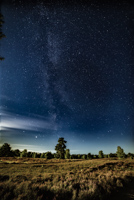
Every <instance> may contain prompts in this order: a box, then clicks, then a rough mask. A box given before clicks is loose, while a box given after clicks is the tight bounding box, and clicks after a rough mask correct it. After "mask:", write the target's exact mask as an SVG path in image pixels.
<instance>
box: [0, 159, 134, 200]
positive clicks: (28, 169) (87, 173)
mask: <svg viewBox="0 0 134 200" xmlns="http://www.w3.org/2000/svg"><path fill="white" fill-rule="evenodd" d="M128 186H134V160H132V159H123V160H117V159H115V160H114V159H108V158H104V159H93V160H82V159H81V160H72V159H71V160H68V159H64V160H61V159H50V160H49V159H48V160H47V159H44V158H4V157H1V158H0V200H103V199H104V200H105V199H110V198H111V196H112V194H114V193H115V192H117V193H119V192H120V194H121V193H124V192H125V188H126V187H127V190H128V189H129V188H128ZM131 192H132V193H131ZM131 192H130V191H129V193H131V194H129V195H127V196H126V197H125V196H124V195H122V196H123V198H124V199H125V198H126V199H128V200H129V199H134V191H133V189H132V188H131ZM115 194H116V193H115ZM124 194H125V193H124ZM117 196H119V194H118V195H117ZM118 198H119V197H118ZM114 199H115V198H114ZM122 200H123V199H122Z"/></svg>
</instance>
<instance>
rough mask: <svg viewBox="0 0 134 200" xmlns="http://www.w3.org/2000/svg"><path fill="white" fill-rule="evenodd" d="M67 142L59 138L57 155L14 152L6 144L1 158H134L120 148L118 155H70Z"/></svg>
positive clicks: (101, 153)
mask: <svg viewBox="0 0 134 200" xmlns="http://www.w3.org/2000/svg"><path fill="white" fill-rule="evenodd" d="M66 143H67V141H65V140H64V138H59V140H58V144H57V145H56V146H55V151H56V153H51V152H50V151H48V152H45V153H37V152H29V151H27V149H24V150H23V151H20V150H19V149H15V150H12V148H11V146H10V144H8V143H4V144H3V145H2V146H1V147H0V157H22V158H23V157H27V158H46V159H52V158H58V159H99V158H113V159H115V158H116V159H117V158H118V159H123V158H131V159H133V158H134V154H132V153H128V154H125V153H124V150H123V149H122V148H121V147H120V146H118V147H117V151H116V153H110V154H104V153H103V151H102V150H101V151H99V152H98V155H93V154H91V153H88V154H70V149H66V145H65V144H66Z"/></svg>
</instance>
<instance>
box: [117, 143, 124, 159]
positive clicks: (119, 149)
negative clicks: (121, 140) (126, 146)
mask: <svg viewBox="0 0 134 200" xmlns="http://www.w3.org/2000/svg"><path fill="white" fill-rule="evenodd" d="M116 154H117V157H118V158H125V153H124V150H123V149H122V148H121V147H120V146H118V147H117V151H116Z"/></svg>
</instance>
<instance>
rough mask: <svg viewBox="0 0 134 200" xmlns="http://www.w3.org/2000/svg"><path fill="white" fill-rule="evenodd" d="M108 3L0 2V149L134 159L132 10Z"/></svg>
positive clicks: (122, 4) (125, 3)
mask: <svg viewBox="0 0 134 200" xmlns="http://www.w3.org/2000/svg"><path fill="white" fill-rule="evenodd" d="M54 2H55V3H54ZM112 2H113V3H110V1H104V2H103V1H102V2H101V4H100V3H98V2H97V1H89V3H87V2H86V1H80V3H76V1H74V2H73V3H69V2H68V3H65V1H64V3H62V1H44V2H43V1H42V0H36V1H34V3H33V2H31V3H30V1H24V0H4V1H3V3H2V4H1V12H2V14H3V15H4V21H5V23H4V25H3V32H4V34H5V35H6V38H4V39H2V40H1V41H0V44H1V48H0V55H2V56H4V57H5V60H4V61H1V63H0V76H1V80H0V82H1V83H0V103H1V105H0V106H1V109H0V110H1V111H0V112H1V130H0V144H1V145H2V144H3V143H4V142H8V143H10V145H11V146H12V147H13V148H14V149H16V148H19V149H20V150H23V149H25V148H26V149H28V151H36V152H46V151H51V152H55V151H54V148H55V145H56V144H57V141H58V138H59V137H64V138H65V140H67V148H69V149H70V152H71V153H72V154H78V153H89V152H90V153H93V154H97V153H98V151H99V150H103V152H104V153H110V152H113V153H114V152H116V149H117V146H121V147H122V148H123V149H124V151H125V152H126V153H128V152H132V153H134V125H133V122H134V98H133V97H134V79H133V75H134V69H133V65H134V57H133V53H134V14H133V11H134V6H133V4H131V3H130V2H129V1H115V2H114V1H112Z"/></svg>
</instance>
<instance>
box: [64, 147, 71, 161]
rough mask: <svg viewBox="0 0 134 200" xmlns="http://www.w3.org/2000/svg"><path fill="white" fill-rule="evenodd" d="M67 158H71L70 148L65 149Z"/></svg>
mask: <svg viewBox="0 0 134 200" xmlns="http://www.w3.org/2000/svg"><path fill="white" fill-rule="evenodd" d="M65 158H66V159H69V158H70V149H66V150H65Z"/></svg>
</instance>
